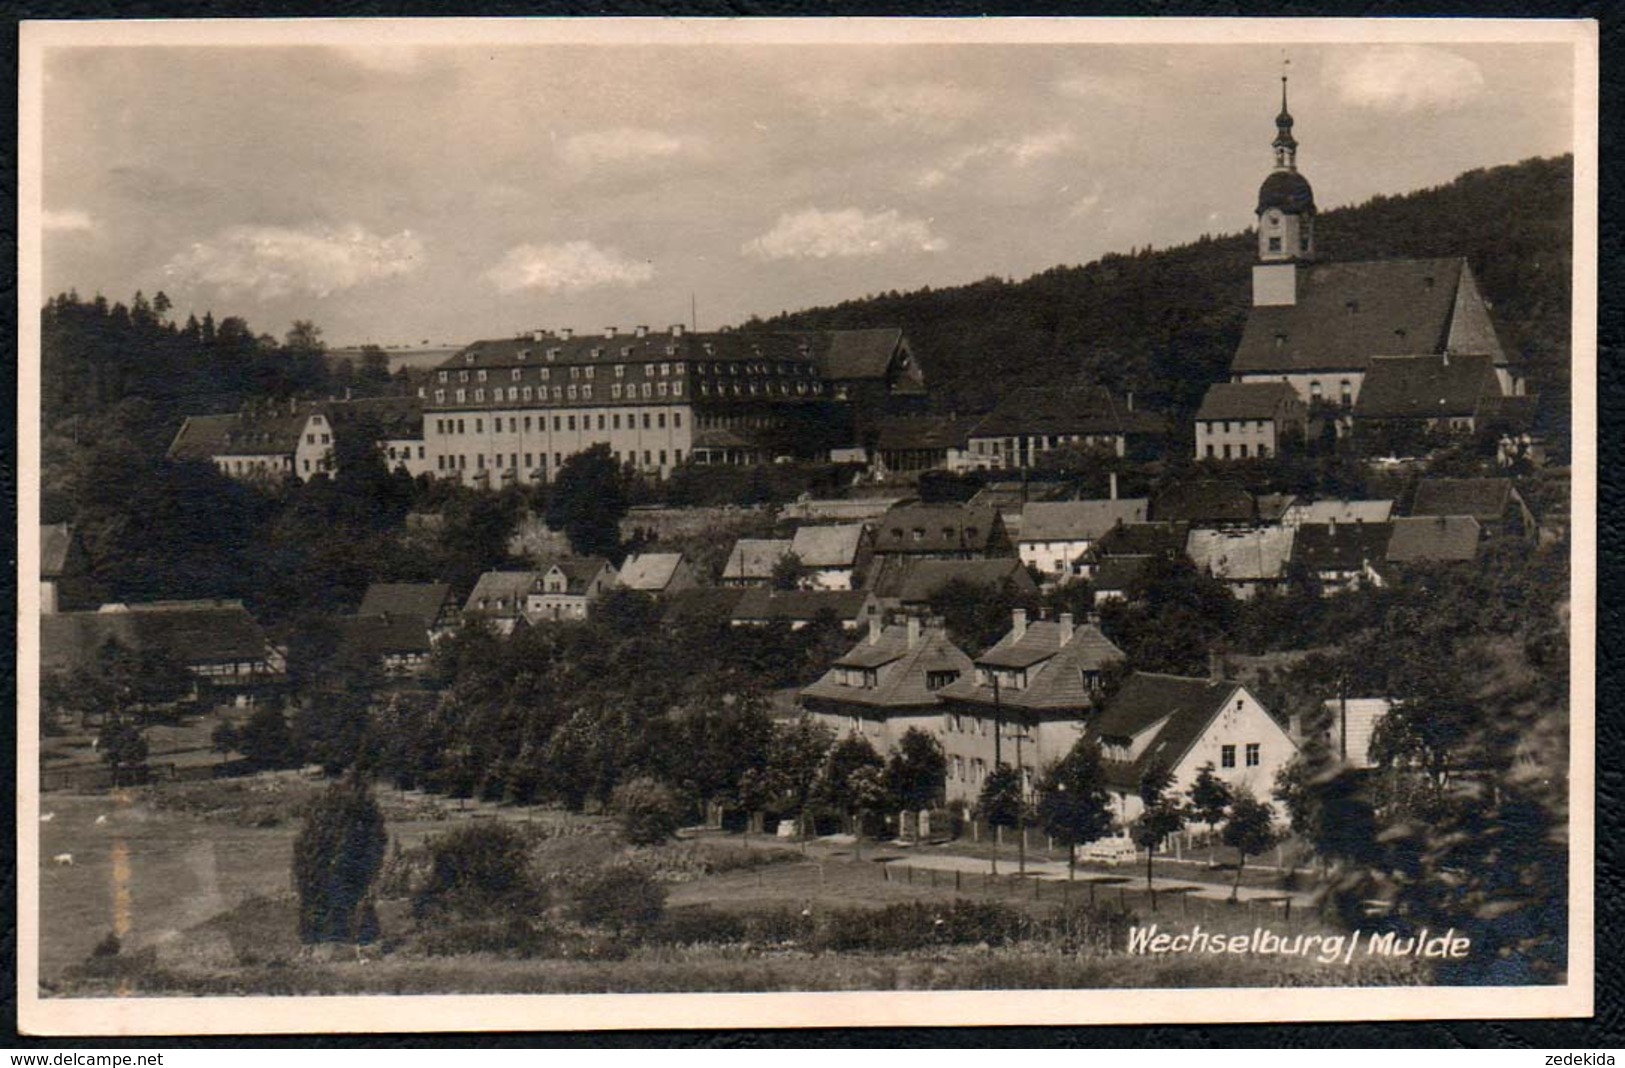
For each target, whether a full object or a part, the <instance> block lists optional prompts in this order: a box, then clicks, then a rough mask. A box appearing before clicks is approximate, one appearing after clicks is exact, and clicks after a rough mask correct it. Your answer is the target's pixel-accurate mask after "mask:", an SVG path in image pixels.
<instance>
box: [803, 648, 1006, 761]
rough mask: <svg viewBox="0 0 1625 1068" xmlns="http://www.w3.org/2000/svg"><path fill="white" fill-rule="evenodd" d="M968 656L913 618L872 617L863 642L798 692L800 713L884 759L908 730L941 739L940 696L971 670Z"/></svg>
mask: <svg viewBox="0 0 1625 1068" xmlns="http://www.w3.org/2000/svg"><path fill="white" fill-rule="evenodd" d="M972 670H974V669H973V667H972V665H971V659H970V657H968V656H966V655H965V654H964V652H962V651H961V650H960V649H959V647H958V646H956V645H954V644H953V642H951V641H949V640H948V635H947V633H946V632H945V631H944V630H943V628H942V626H941V624H940V623H934V624H933V623H929V622H926V621H922V620H920V619H919V618H917V617H910V618H908V619H907V620H905V621H903V622H901V623H896V624H892V625H890V626H883V625H882V624H881V621H880V619H879V618H878V617H874V618H871V619H870V622H869V630H868V632H867V633H866V634H865V635H864V637H863V638H862V639H861V640H860V641H859V642H858V644H857V645H855V646H853V647H852V648H851V649H849V650H848V651H847V652H845V653H843V654H842V655H841V657H840V658H839V659H838V660H836V661H835V663H834V664H832V665H831V666H830V669H829V670H828V671H826V672H825V673H824V674H823V676H822V677H820V678H819V679H818V681H817V682H814V683H813V684H812V685H811V686H808V687H807V688H806V689H804V690H802V691H801V694H800V697H799V701H800V704H801V707H802V708H804V709H806V710H807V712H808V713H809V714H810V715H811V716H812V717H813V718H814V719H816V720H818V721H819V722H821V723H824V724H825V725H826V726H828V727H830V728H831V729H832V730H834V731H835V732H836V733H837V734H838V735H844V734H857V735H860V736H862V737H864V738H867V739H868V740H869V742H870V743H871V744H873V745H874V747H875V749H876V750H877V751H878V752H880V753H882V754H884V753H885V752H886V751H887V750H888V749H890V748H891V747H892V746H894V745H896V744H897V743H898V742H899V741H900V740H901V739H902V737H903V735H904V734H905V733H907V731H908V730H909V729H910V728H911V727H914V728H919V729H921V730H924V731H926V732H927V733H928V734H931V735H933V736H939V735H940V733H941V724H942V707H941V705H940V704H939V702H938V700H937V694H938V692H939V691H941V690H942V689H944V688H945V687H947V686H950V685H952V684H953V683H954V682H957V681H958V680H959V679H961V678H963V677H965V676H966V675H969V674H970V673H971V672H972Z"/></svg>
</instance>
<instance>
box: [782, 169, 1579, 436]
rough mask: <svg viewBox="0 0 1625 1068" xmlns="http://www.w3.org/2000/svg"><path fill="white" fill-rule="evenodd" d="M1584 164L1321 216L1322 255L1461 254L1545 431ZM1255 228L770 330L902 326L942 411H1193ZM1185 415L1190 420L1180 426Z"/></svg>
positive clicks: (1213, 378)
mask: <svg viewBox="0 0 1625 1068" xmlns="http://www.w3.org/2000/svg"><path fill="white" fill-rule="evenodd" d="M1572 188H1573V159H1572V157H1569V156H1564V157H1560V158H1555V159H1532V160H1528V161H1525V162H1523V163H1519V164H1516V165H1512V166H1505V167H1495V168H1491V169H1488V170H1474V171H1469V172H1467V173H1466V174H1463V175H1461V176H1460V177H1458V178H1457V179H1456V180H1455V181H1453V182H1450V183H1449V184H1447V185H1443V186H1439V187H1437V188H1433V189H1427V190H1422V191H1419V192H1414V193H1409V194H1406V195H1403V196H1393V197H1376V198H1373V199H1372V200H1369V201H1367V202H1366V203H1364V204H1360V205H1358V206H1354V207H1347V208H1339V209H1337V210H1334V211H1328V212H1325V213H1323V214H1321V215H1320V216H1319V218H1318V219H1317V222H1316V228H1317V235H1316V243H1317V245H1318V247H1319V249H1320V251H1321V255H1322V258H1323V259H1326V260H1335V261H1358V260H1368V259H1385V258H1394V257H1407V258H1409V257H1449V256H1465V257H1466V258H1467V261H1468V263H1469V264H1470V265H1471V267H1472V270H1473V273H1474V275H1475V277H1476V278H1477V280H1478V283H1479V287H1480V289H1481V290H1482V292H1483V294H1484V297H1485V299H1487V300H1488V301H1489V302H1490V303H1491V304H1492V305H1493V307H1494V315H1495V320H1496V323H1497V324H1498V326H1499V327H1500V328H1501V333H1502V339H1503V343H1504V344H1505V345H1506V346H1507V348H1508V352H1509V354H1510V355H1512V356H1514V357H1515V358H1522V359H1524V360H1526V361H1528V362H1529V363H1530V365H1531V369H1532V375H1531V378H1532V383H1533V384H1532V390H1533V391H1538V392H1539V393H1540V395H1541V398H1542V403H1541V415H1542V418H1543V420H1544V421H1545V425H1546V428H1547V430H1548V431H1549V432H1551V433H1552V434H1554V435H1556V436H1557V437H1559V438H1563V437H1566V434H1567V427H1568V404H1569V304H1570V277H1571V267H1572V262H1573V251H1572V248H1571V247H1570V231H1571V225H1572V218H1573V203H1572ZM1256 254H1257V253H1256V238H1255V237H1254V235H1253V234H1252V232H1251V231H1248V232H1245V233H1240V234H1230V235H1225V236H1221V237H1209V236H1203V237H1202V238H1201V239H1200V240H1198V241H1195V242H1192V243H1190V244H1186V245H1180V246H1176V247H1174V248H1168V249H1161V250H1155V251H1153V250H1152V249H1150V248H1149V247H1148V248H1146V249H1143V250H1140V251H1138V252H1134V253H1130V254H1128V255H1121V254H1112V255H1107V256H1102V257H1101V258H1100V259H1099V260H1097V261H1095V262H1093V263H1089V264H1087V265H1084V266H1058V267H1054V268H1051V269H1050V270H1047V271H1044V272H1042V273H1040V274H1036V275H1034V276H1032V277H1031V278H1028V279H1026V280H1024V281H1020V282H1015V281H1009V280H1004V279H999V278H987V279H984V280H982V281H980V282H976V283H973V284H970V285H964V286H951V287H946V288H941V289H931V288H926V289H921V290H917V291H914V292H909V293H898V292H895V291H893V292H890V293H885V294H878V295H873V296H869V297H865V298H862V299H857V300H849V301H844V302H842V303H840V304H837V305H834V306H831V307H824V308H812V309H807V310H805V311H798V312H792V313H783V314H780V315H778V316H775V317H773V318H771V319H768V320H766V321H765V322H763V323H761V324H753V325H761V326H765V327H769V328H774V329H785V328H796V329H831V328H858V327H878V326H901V327H902V328H903V329H904V331H905V332H906V333H907V335H908V337H909V339H910V341H911V342H912V343H913V346H914V350H915V352H916V353H918V354H919V359H920V361H921V364H922V365H923V368H924V370H925V373H926V381H927V383H928V384H929V386H930V388H931V391H932V394H933V401H934V403H936V404H937V406H938V407H939V408H940V409H941V410H943V411H950V410H952V411H960V412H965V411H983V410H986V409H988V408H990V407H991V406H992V405H993V404H994V403H995V402H996V401H997V400H998V399H999V398H1000V397H1001V396H1003V395H1004V394H1005V393H1007V392H1008V391H1010V390H1013V389H1016V388H1018V387H1021V386H1029V385H1052V384H1053V383H1054V382H1055V380H1056V375H1057V374H1068V373H1072V374H1076V375H1079V376H1081V377H1083V378H1086V379H1088V380H1090V381H1095V382H1100V383H1103V384H1105V385H1108V386H1111V387H1112V388H1114V389H1119V390H1128V389H1134V390H1137V391H1138V393H1139V396H1140V398H1143V401H1144V406H1145V407H1147V408H1152V409H1157V410H1162V411H1167V412H1170V413H1172V414H1174V415H1176V416H1178V417H1185V416H1188V415H1189V413H1190V412H1191V411H1193V410H1194V409H1195V407H1196V406H1197V404H1198V403H1199V402H1200V400H1201V397H1202V394H1203V392H1204V391H1205V390H1206V388H1207V386H1208V384H1209V383H1212V382H1217V381H1222V380H1223V379H1224V378H1225V377H1226V371H1227V370H1228V368H1229V364H1230V359H1231V356H1232V355H1233V354H1234V352H1235V348H1236V345H1237V343H1238V342H1239V341H1240V338H1241V330H1242V326H1243V324H1244V323H1245V321H1246V314H1247V308H1248V305H1249V302H1250V292H1249V286H1250V280H1251V273H1250V268H1251V266H1252V263H1253V262H1254V259H1255V258H1256ZM1181 421H1183V418H1181Z"/></svg>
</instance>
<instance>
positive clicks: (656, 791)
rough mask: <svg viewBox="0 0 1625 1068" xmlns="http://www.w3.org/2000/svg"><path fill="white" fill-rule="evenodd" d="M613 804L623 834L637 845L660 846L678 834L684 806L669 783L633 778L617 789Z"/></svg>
mask: <svg viewBox="0 0 1625 1068" xmlns="http://www.w3.org/2000/svg"><path fill="white" fill-rule="evenodd" d="M610 807H611V808H612V809H613V810H614V811H615V813H616V814H617V815H618V816H620V819H621V833H623V834H624V835H625V836H626V840H627V841H628V842H631V843H632V844H633V845H656V844H658V843H660V842H664V841H666V840H667V839H668V838H671V837H672V836H673V835H675V834H676V833H677V828H678V827H680V826H682V820H683V817H682V809H681V807H680V806H679V804H678V802H677V797H676V796H675V795H674V794H673V793H672V792H671V790H670V789H668V788H667V787H666V786H665V784H663V783H660V782H656V781H655V780H654V779H648V778H641V779H633V780H631V781H630V782H625V783H622V784H621V785H620V786H618V787H616V788H615V793H614V795H613V796H612V797H611V799H610Z"/></svg>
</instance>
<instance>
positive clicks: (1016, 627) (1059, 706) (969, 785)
mask: <svg viewBox="0 0 1625 1068" xmlns="http://www.w3.org/2000/svg"><path fill="white" fill-rule="evenodd" d="M1010 622H1011V625H1010V630H1009V631H1008V632H1007V633H1006V634H1005V635H1004V637H1002V638H1000V639H999V640H998V641H997V642H995V643H994V644H993V645H992V646H991V647H990V648H988V649H987V650H986V651H984V652H982V653H980V654H979V655H977V656H975V657H974V658H973V660H974V663H975V666H976V670H975V673H974V674H973V675H967V676H965V677H964V678H961V679H959V680H958V681H956V682H954V683H952V684H950V685H947V686H944V687H943V688H942V689H941V690H940V691H938V697H939V698H940V699H941V700H942V702H943V709H942V711H943V722H942V725H941V732H940V734H939V736H938V740H939V741H941V743H942V747H943V750H944V751H945V752H946V753H947V755H948V758H949V767H948V800H949V801H963V802H967V803H974V802H975V800H976V798H977V796H978V794H979V793H980V791H981V789H982V783H983V782H984V781H985V780H986V778H987V775H988V773H989V772H991V771H992V770H993V769H994V768H996V767H998V766H999V765H1000V764H1007V765H1009V766H1011V767H1015V768H1019V769H1020V771H1021V773H1022V788H1023V790H1024V791H1025V792H1027V793H1029V794H1030V793H1031V791H1032V789H1033V784H1034V783H1035V782H1036V781H1037V777H1038V775H1039V773H1041V772H1042V771H1043V769H1044V768H1045V767H1047V766H1048V765H1050V764H1052V763H1054V762H1055V761H1057V760H1059V759H1060V758H1061V757H1063V756H1065V755H1066V754H1067V753H1068V752H1070V751H1071V749H1072V747H1073V745H1075V744H1077V741H1078V739H1079V738H1080V737H1081V736H1082V731H1083V724H1084V722H1085V721H1086V719H1087V717H1088V716H1089V715H1091V714H1092V713H1093V712H1094V711H1095V710H1096V709H1097V708H1098V707H1099V702H1100V698H1101V693H1102V690H1103V685H1104V684H1103V673H1104V672H1105V671H1106V669H1107V668H1109V667H1111V666H1112V665H1113V664H1116V663H1120V662H1121V661H1122V660H1123V651H1122V650H1121V649H1119V648H1118V647H1117V646H1116V645H1114V644H1112V642H1111V639H1109V638H1107V637H1106V636H1105V635H1104V634H1102V633H1101V632H1100V629H1099V628H1098V627H1096V626H1094V625H1093V624H1091V623H1082V624H1078V623H1074V621H1073V618H1072V615H1071V614H1070V613H1066V612H1063V613H1061V614H1060V615H1059V616H1058V617H1056V618H1055V619H1053V620H1042V619H1041V620H1033V621H1031V622H1029V621H1028V619H1027V613H1026V612H1025V611H1024V610H1022V609H1019V608H1018V609H1015V610H1014V611H1013V612H1012V613H1011V621H1010Z"/></svg>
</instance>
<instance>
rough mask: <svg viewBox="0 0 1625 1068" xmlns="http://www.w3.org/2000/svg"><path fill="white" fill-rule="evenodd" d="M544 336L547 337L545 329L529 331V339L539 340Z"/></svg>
mask: <svg viewBox="0 0 1625 1068" xmlns="http://www.w3.org/2000/svg"><path fill="white" fill-rule="evenodd" d="M546 337H547V331H546V330H532V331H531V332H530V339H531V340H532V341H541V340H543V339H545V338H546Z"/></svg>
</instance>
